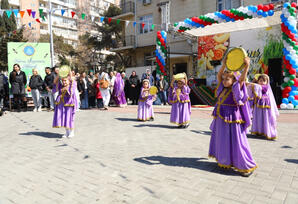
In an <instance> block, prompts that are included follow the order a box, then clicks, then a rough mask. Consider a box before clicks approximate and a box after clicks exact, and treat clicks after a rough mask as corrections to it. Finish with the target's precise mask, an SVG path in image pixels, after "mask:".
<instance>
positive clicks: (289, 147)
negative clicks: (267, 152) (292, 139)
mask: <svg viewBox="0 0 298 204" xmlns="http://www.w3.org/2000/svg"><path fill="white" fill-rule="evenodd" d="M281 148H284V149H291V148H293V147H291V146H288V145H284V146H281Z"/></svg>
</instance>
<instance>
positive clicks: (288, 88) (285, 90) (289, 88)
mask: <svg viewBox="0 0 298 204" xmlns="http://www.w3.org/2000/svg"><path fill="white" fill-rule="evenodd" d="M291 90H292V88H291V87H290V86H287V87H286V88H284V90H283V93H289V92H290V91H291Z"/></svg>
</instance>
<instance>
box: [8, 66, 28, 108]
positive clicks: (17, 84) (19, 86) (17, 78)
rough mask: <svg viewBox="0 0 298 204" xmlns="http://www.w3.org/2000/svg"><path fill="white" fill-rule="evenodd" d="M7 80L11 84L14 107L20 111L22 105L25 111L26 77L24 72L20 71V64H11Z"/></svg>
mask: <svg viewBox="0 0 298 204" xmlns="http://www.w3.org/2000/svg"><path fill="white" fill-rule="evenodd" d="M9 82H10V84H11V90H12V94H13V100H14V105H15V108H16V109H17V110H18V111H20V110H21V107H24V108H25V111H27V98H26V96H25V86H26V84H27V77H26V74H25V72H23V71H21V67H20V65H18V64H14V65H13V71H12V72H10V74H9Z"/></svg>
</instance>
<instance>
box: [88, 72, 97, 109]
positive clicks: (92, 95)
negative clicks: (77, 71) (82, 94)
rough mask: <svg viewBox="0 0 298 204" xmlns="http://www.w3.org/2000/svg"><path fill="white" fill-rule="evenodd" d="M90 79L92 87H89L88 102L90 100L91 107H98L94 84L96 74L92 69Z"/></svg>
mask: <svg viewBox="0 0 298 204" xmlns="http://www.w3.org/2000/svg"><path fill="white" fill-rule="evenodd" d="M88 80H89V83H90V87H89V89H88V97H89V98H88V102H89V107H90V108H95V107H96V97H95V96H96V89H95V86H93V85H94V80H95V76H94V73H93V71H92V70H90V72H89V75H88Z"/></svg>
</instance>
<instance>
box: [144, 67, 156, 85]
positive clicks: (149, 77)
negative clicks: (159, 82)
mask: <svg viewBox="0 0 298 204" xmlns="http://www.w3.org/2000/svg"><path fill="white" fill-rule="evenodd" d="M144 79H148V80H149V82H150V86H153V85H154V77H153V76H152V74H151V71H150V69H146V73H143V74H142V81H143V80H144Z"/></svg>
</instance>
